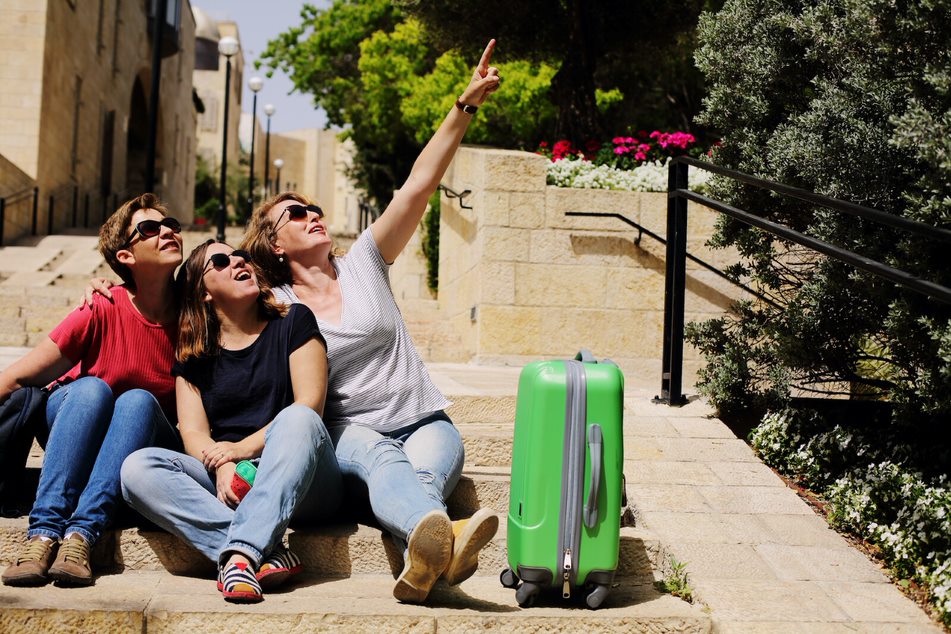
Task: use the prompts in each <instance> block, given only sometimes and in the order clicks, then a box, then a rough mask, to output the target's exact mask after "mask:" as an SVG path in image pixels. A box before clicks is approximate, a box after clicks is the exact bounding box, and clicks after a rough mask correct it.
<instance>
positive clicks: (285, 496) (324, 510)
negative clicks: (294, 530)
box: [122, 405, 340, 568]
mask: <svg viewBox="0 0 951 634" xmlns="http://www.w3.org/2000/svg"><path fill="white" fill-rule="evenodd" d="M122 495H123V497H125V499H126V501H127V502H128V503H129V505H130V506H132V508H134V509H135V510H137V511H138V512H139V513H141V514H142V515H144V516H145V517H147V518H148V519H150V520H151V521H152V522H154V523H155V524H157V525H158V526H161V527H162V528H164V529H165V530H167V531H168V532H170V533H172V534H173V535H175V536H177V537H179V538H180V539H182V540H184V541H186V542H188V543H189V544H191V545H192V546H194V547H195V548H197V549H198V550H199V551H200V552H201V553H202V554H204V555H205V556H206V557H208V558H209V559H211V560H212V561H215V562H218V563H219V564H221V563H224V562H225V561H226V560H227V558H228V557H227V555H228V554H229V553H232V552H237V553H240V554H242V555H244V556H245V557H247V558H248V559H249V560H250V561H251V563H252V564H253V565H254V567H255V568H257V567H259V566H260V565H261V562H262V561H263V559H264V558H265V557H266V556H267V555H268V554H269V553H270V552H271V550H272V549H273V548H274V547H275V546H276V545H277V544H278V543H279V542H280V540H281V539H282V538H283V536H284V530H285V529H286V528H287V525H288V523H289V522H290V520H291V518H292V517H294V518H295V519H303V520H316V519H322V518H325V517H327V516H328V515H330V514H332V513H334V512H335V511H336V510H337V506H338V505H339V504H340V471H339V469H338V468H337V461H336V459H335V458H334V454H333V448H332V446H331V444H330V441H329V438H328V436H327V430H326V428H325V427H324V423H323V421H322V420H321V419H320V416H319V415H318V414H317V413H316V412H315V411H314V410H312V409H310V408H309V407H305V406H303V405H290V406H288V407H285V408H284V409H283V410H281V412H280V413H279V414H278V415H277V416H276V417H275V418H274V421H273V423H272V424H271V426H270V427H268V429H267V432H265V437H264V451H263V452H262V453H261V461H260V462H259V463H258V472H257V475H256V476H255V479H254V486H253V487H251V491H250V492H249V493H248V494H247V495H246V496H245V497H244V499H243V500H242V501H241V504H239V505H238V508H237V509H231V508H230V507H228V506H227V505H226V504H224V503H222V502H221V501H220V500H218V497H217V495H218V489H217V483H216V479H215V474H214V473H209V472H208V470H206V469H205V466H204V465H203V464H202V463H201V461H200V460H197V459H195V458H193V457H192V456H189V455H186V454H182V453H178V452H175V451H168V450H164V449H157V448H156V449H143V450H141V451H137V452H136V453H134V454H132V455H131V456H129V457H128V458H127V459H126V461H125V463H124V464H123V465H122Z"/></svg>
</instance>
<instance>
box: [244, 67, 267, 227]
mask: <svg viewBox="0 0 951 634" xmlns="http://www.w3.org/2000/svg"><path fill="white" fill-rule="evenodd" d="M263 87H264V80H263V79H261V78H260V77H252V78H251V79H249V80H248V88H250V89H251V92H252V94H253V95H254V98H253V99H252V101H251V173H250V174H249V176H248V216H247V217H248V218H250V217H251V213H252V212H254V137H256V136H257V134H256V133H257V131H258V91H259V90H261V88H263Z"/></svg>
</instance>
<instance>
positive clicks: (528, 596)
mask: <svg viewBox="0 0 951 634" xmlns="http://www.w3.org/2000/svg"><path fill="white" fill-rule="evenodd" d="M541 590H542V587H541V586H540V585H538V584H537V583H531V582H530V581H525V582H523V583H522V585H520V586H519V587H518V590H516V591H515V600H516V601H517V602H518V604H519V606H520V607H523V608H530V607H532V604H533V603H535V597H537V596H538V593H539V592H541Z"/></svg>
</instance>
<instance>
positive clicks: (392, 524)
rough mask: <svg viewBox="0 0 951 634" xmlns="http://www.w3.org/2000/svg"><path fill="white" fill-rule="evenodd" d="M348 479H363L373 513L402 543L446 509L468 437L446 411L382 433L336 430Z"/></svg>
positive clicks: (356, 428) (339, 456)
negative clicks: (418, 526)
mask: <svg viewBox="0 0 951 634" xmlns="http://www.w3.org/2000/svg"><path fill="white" fill-rule="evenodd" d="M330 439H331V441H333V444H334V447H336V453H337V463H338V464H339V465H340V471H341V473H342V474H343V475H344V477H347V476H351V477H355V478H357V479H359V480H360V481H362V482H363V483H364V484H365V485H366V488H367V492H368V493H369V498H370V508H371V509H372V511H373V515H374V516H375V517H376V519H377V521H378V522H379V523H380V525H381V526H383V528H385V529H386V530H388V531H389V532H390V533H391V534H392V535H393V537H394V538H395V540H396V542H397V544H398V545H401V546H403V547H404V548H405V542H406V539H407V537H408V536H409V534H410V532H412V530H413V528H415V527H416V524H417V523H418V522H419V520H420V519H422V517H423V516H424V515H426V514H427V513H429V512H430V511H433V510H442V511H445V510H446V498H448V497H449V495H450V494H451V493H452V491H453V489H455V488H456V483H457V482H459V475H460V474H461V473H462V463H463V461H464V459H465V452H464V450H463V447H462V437H461V436H460V435H459V431H458V430H457V429H456V428H455V427H454V426H453V424H452V422H451V421H450V420H449V417H447V416H446V414H445V412H436V413H435V414H432V415H430V416H427V417H425V418H423V419H421V420H419V421H417V422H416V423H413V424H412V425H408V426H406V427H403V428H401V429H397V430H394V431H391V432H387V433H384V434H381V433H380V432H378V431H375V430H373V429H370V428H369V427H361V426H359V425H348V426H345V427H333V428H331V429H330Z"/></svg>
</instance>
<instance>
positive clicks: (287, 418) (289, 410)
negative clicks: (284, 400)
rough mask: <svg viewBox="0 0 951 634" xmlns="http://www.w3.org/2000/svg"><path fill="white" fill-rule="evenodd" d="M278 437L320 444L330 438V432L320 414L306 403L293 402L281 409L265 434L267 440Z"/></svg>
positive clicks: (274, 439) (315, 444)
mask: <svg viewBox="0 0 951 634" xmlns="http://www.w3.org/2000/svg"><path fill="white" fill-rule="evenodd" d="M278 438H286V439H288V440H291V441H293V442H295V443H298V444H304V443H307V444H311V445H313V446H319V445H320V444H322V443H324V442H326V441H327V440H328V434H327V428H326V427H325V426H324V421H323V419H321V417H320V414H318V413H317V412H315V411H314V410H312V409H311V408H309V407H307V406H306V405H297V404H293V405H288V406H287V407H285V408H284V409H283V410H281V412H280V413H279V414H278V415H277V416H276V417H275V418H274V422H273V423H272V424H271V426H270V427H269V428H268V430H267V432H266V434H265V442H269V441H271V442H273V441H276V440H277V439H278Z"/></svg>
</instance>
